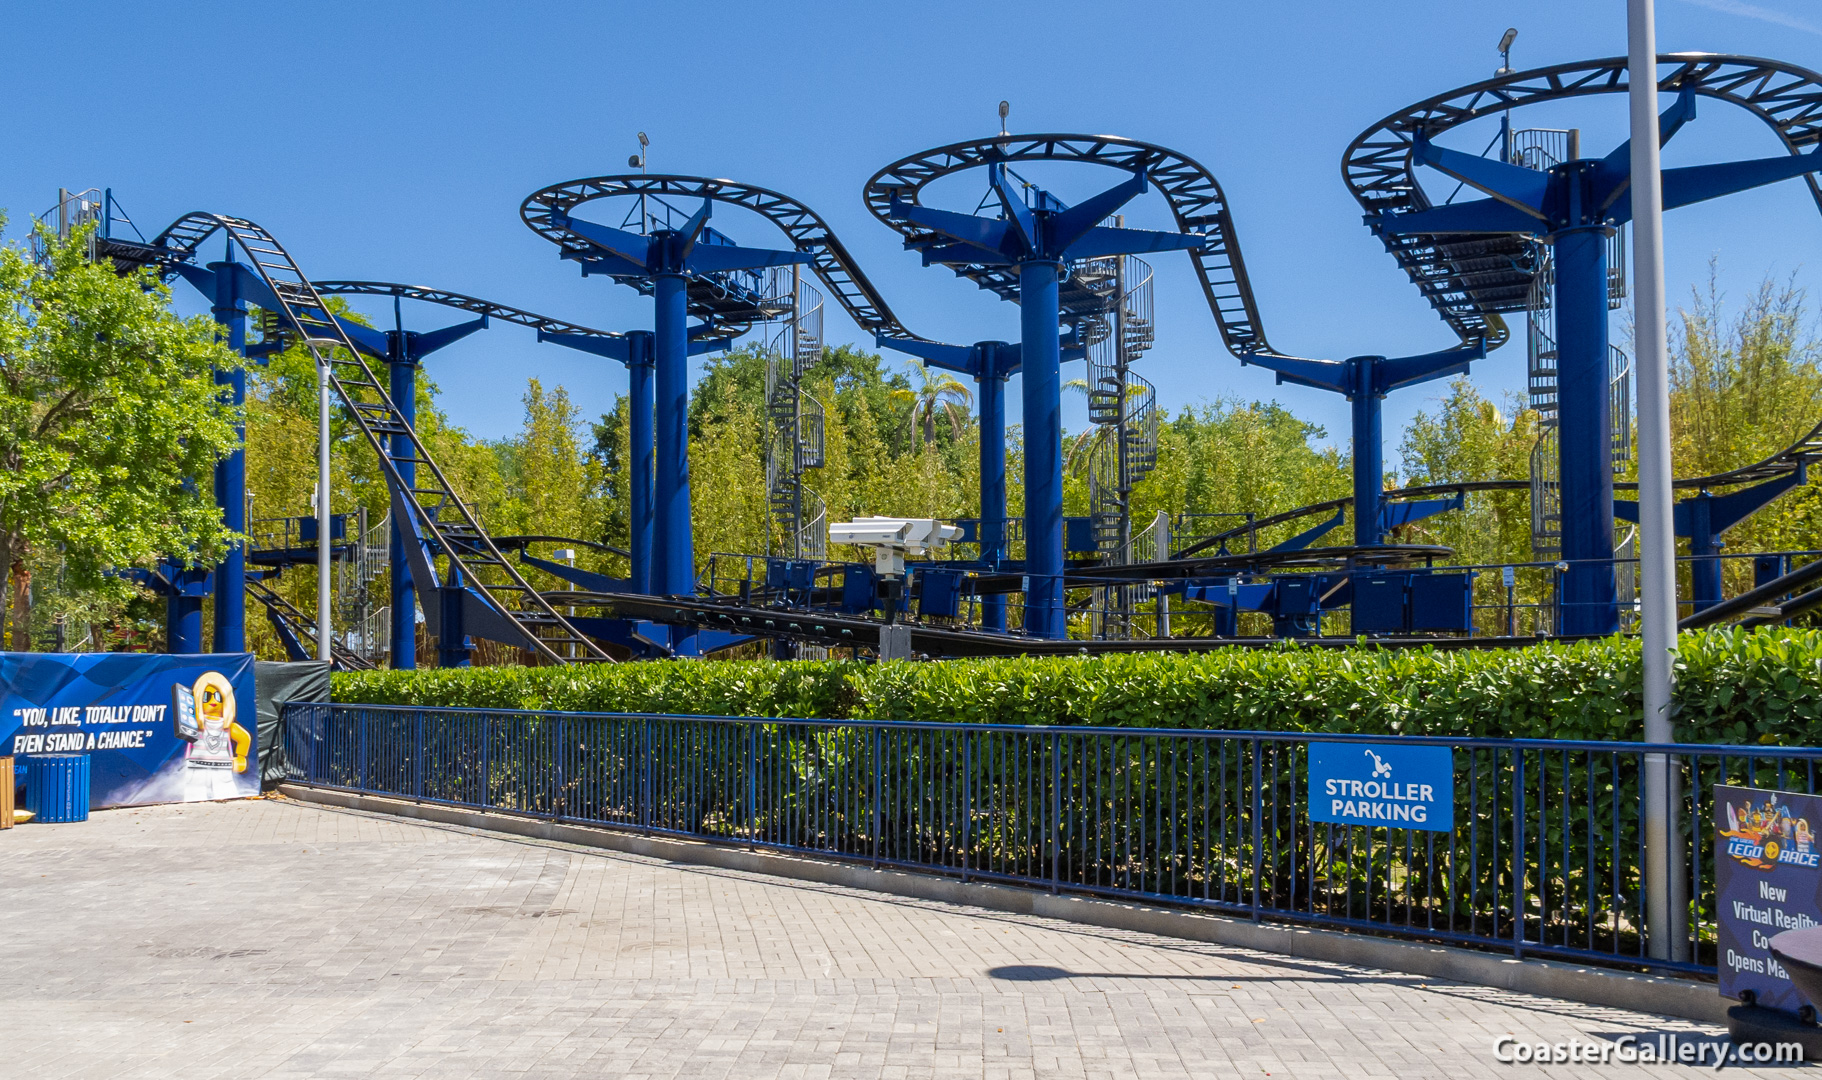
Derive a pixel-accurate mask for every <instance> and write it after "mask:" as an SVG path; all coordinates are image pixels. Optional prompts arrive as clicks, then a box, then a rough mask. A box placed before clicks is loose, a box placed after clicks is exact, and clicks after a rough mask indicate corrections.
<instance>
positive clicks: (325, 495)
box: [316, 343, 335, 660]
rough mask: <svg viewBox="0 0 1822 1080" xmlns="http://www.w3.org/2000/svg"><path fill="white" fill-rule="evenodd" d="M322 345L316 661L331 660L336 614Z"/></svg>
mask: <svg viewBox="0 0 1822 1080" xmlns="http://www.w3.org/2000/svg"><path fill="white" fill-rule="evenodd" d="M329 348H332V346H330V345H328V344H327V343H324V344H323V345H321V346H319V349H320V350H323V351H320V352H319V356H320V357H321V359H320V360H319V361H318V362H317V365H316V658H317V659H318V660H328V659H330V651H329V640H330V638H331V637H333V636H334V630H335V626H334V623H335V613H334V612H333V611H332V610H330V607H329V556H330V554H331V553H332V551H333V548H334V537H333V536H332V534H331V533H332V531H331V529H330V519H329V353H328V352H327V351H326V350H328V349H329Z"/></svg>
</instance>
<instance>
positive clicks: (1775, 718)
mask: <svg viewBox="0 0 1822 1080" xmlns="http://www.w3.org/2000/svg"><path fill="white" fill-rule="evenodd" d="M1639 675H1640V664H1639V645H1638V642H1637V641H1636V640H1626V639H1620V638H1610V639H1606V640H1602V641H1592V642H1576V643H1550V644H1543V645H1536V646H1532V647H1529V648H1524V649H1513V650H1473V649H1460V650H1447V651H1444V650H1435V649H1421V650H1412V649H1406V650H1392V649H1379V648H1373V647H1361V648H1350V649H1317V648H1308V647H1298V646H1295V645H1286V646H1284V647H1282V648H1278V649H1265V650H1260V649H1224V650H1218V651H1215V652H1208V653H1200V654H1168V653H1151V654H1133V655H1116V656H1099V657H1071V658H1057V659H1026V658H1013V659H993V660H960V661H950V662H947V663H929V664H924V663H920V664H859V663H853V662H846V661H827V662H819V661H802V662H794V663H774V662H765V661H755V662H726V663H649V664H613V665H589V666H582V665H577V666H571V667H563V668H468V669H448V670H425V671H403V672H394V671H380V672H354V673H348V674H340V675H337V676H335V678H334V691H333V693H334V697H335V700H337V701H341V702H361V703H367V704H376V705H432V706H471V707H490V708H506V709H558V710H566V711H585V712H669V713H685V714H709V715H744V716H802V717H818V718H828V719H861V718H870V719H892V720H926V721H973V722H997V723H1014V724H1108V725H1125V726H1143V727H1207V728H1226V729H1234V730H1271V731H1311V730H1323V731H1342V732H1361V733H1403V734H1411V735H1482V736H1499V737H1509V738H1525V737H1530V738H1572V739H1636V738H1638V737H1639V735H1640V730H1641V726H1642V723H1643V721H1642V716H1641V712H1642V710H1641V707H1640V698H1639V689H1638V686H1639ZM1678 678H1679V683H1678V693H1677V700H1678V703H1679V704H1678V716H1677V738H1678V739H1680V740H1683V741H1687V742H1719V743H1743V742H1759V743H1766V744H1781V745H1787V746H1789V745H1822V632H1819V631H1815V630H1787V629H1782V628H1766V629H1760V630H1753V631H1742V630H1716V631H1708V632H1703V633H1695V634H1685V635H1683V638H1682V642H1681V655H1680V663H1679V672H1678Z"/></svg>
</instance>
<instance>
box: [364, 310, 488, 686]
mask: <svg viewBox="0 0 1822 1080" xmlns="http://www.w3.org/2000/svg"><path fill="white" fill-rule="evenodd" d="M393 317H394V319H395V329H394V330H393V331H392V332H391V333H381V332H379V331H376V330H372V329H370V328H368V327H362V328H361V329H363V330H365V331H366V332H367V338H366V340H356V341H355V344H356V345H357V346H360V347H361V348H362V350H363V351H365V350H366V349H367V348H368V347H369V346H370V345H371V344H372V343H373V342H372V336H373V335H378V337H379V338H380V339H381V342H383V345H384V353H383V356H384V359H385V361H386V371H387V383H388V385H387V393H388V394H389V395H390V396H391V398H392V403H393V405H394V406H395V407H397V409H398V411H399V416H400V417H401V418H402V419H403V420H404V421H405V423H406V424H408V425H410V426H411V427H413V428H416V427H417V422H418V368H419V367H420V366H422V364H423V362H424V358H425V357H427V356H429V355H430V354H431V353H433V352H436V351H437V350H438V349H442V348H446V347H448V346H450V345H453V344H455V343H456V342H458V341H460V340H462V339H463V338H465V337H467V336H468V335H470V334H473V333H475V332H476V331H479V330H485V329H487V325H488V323H487V316H485V315H483V316H481V317H480V318H478V319H471V320H469V321H468V322H464V323H456V324H455V325H453V326H445V327H442V328H441V329H438V330H431V331H428V332H425V333H415V332H412V331H409V330H406V329H405V327H404V323H403V322H402V321H397V320H398V319H399V306H398V298H397V297H394V298H393ZM337 321H338V322H340V323H342V324H344V329H346V328H347V326H348V320H345V319H338V320H337ZM389 452H390V453H391V455H392V461H393V467H394V468H396V469H397V470H398V473H399V479H400V480H401V481H402V482H403V483H404V485H405V487H407V488H410V487H414V486H416V484H417V473H418V466H417V462H416V461H415V460H414V459H413V454H412V449H411V440H410V439H409V438H407V437H405V436H404V435H402V434H399V435H393V436H392V437H391V447H390V450H389ZM386 541H387V543H386V557H387V570H388V573H389V575H390V578H391V585H392V615H391V619H392V630H391V635H392V650H391V651H392V656H391V662H392V666H393V667H394V668H395V669H397V670H400V671H409V670H411V669H413V668H415V667H417V663H418V660H417V657H418V649H417V637H418V622H417V604H418V582H417V580H416V578H415V577H414V576H413V574H412V571H411V553H410V551H409V550H408V549H407V547H406V544H407V543H408V542H410V543H416V541H415V540H411V541H407V538H406V536H405V533H404V531H403V530H401V529H400V528H399V519H398V516H397V515H394V516H393V519H392V528H391V529H390V530H389V535H388V536H387V538H386ZM357 542H358V541H357ZM426 584H430V583H426Z"/></svg>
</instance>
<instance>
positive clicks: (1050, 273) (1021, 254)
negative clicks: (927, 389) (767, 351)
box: [889, 163, 1206, 638]
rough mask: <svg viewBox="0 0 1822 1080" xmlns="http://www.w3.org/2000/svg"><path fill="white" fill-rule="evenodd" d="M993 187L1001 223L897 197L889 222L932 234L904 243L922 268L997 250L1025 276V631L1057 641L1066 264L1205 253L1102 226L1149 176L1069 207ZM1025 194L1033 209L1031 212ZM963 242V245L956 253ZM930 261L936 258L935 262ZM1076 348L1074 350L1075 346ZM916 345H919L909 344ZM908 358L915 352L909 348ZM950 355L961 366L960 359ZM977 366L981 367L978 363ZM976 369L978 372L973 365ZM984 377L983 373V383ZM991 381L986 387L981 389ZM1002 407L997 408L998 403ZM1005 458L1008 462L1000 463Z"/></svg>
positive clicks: (992, 168)
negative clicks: (923, 262)
mask: <svg viewBox="0 0 1822 1080" xmlns="http://www.w3.org/2000/svg"><path fill="white" fill-rule="evenodd" d="M987 173H988V182H989V184H990V186H991V188H992V191H993V193H994V195H995V196H996V197H997V198H998V200H999V204H1000V217H998V218H987V217H981V216H977V215H973V214H960V213H956V212H954V211H949V210H937V209H933V208H930V207H924V206H920V205H917V204H913V203H906V202H904V201H903V200H901V199H899V198H898V197H897V196H896V195H894V196H893V198H892V201H891V208H890V213H889V216H890V217H892V218H893V219H895V220H903V221H909V222H911V223H912V224H914V225H918V226H921V227H923V228H925V229H928V230H930V235H928V236H920V237H914V238H912V239H910V240H908V241H907V244H906V246H907V247H911V248H915V249H917V250H919V251H920V252H921V253H923V254H924V255H925V256H926V263H928V262H932V261H943V260H944V259H945V258H952V259H953V261H955V262H958V263H964V264H966V263H977V262H980V261H981V256H980V250H979V249H987V250H988V251H991V252H994V253H997V254H998V255H999V256H1001V257H1003V258H1005V259H1006V260H1008V261H1009V262H1013V263H1016V264H1017V266H1018V269H1019V299H1018V303H1019V326H1020V332H1021V339H1022V340H1021V341H1020V349H1019V360H1020V366H1021V372H1020V374H1021V385H1020V390H1021V396H1022V399H1023V402H1024V425H1023V426H1024V434H1025V441H1024V449H1025V575H1026V579H1027V582H1028V585H1027V591H1026V597H1025V632H1026V633H1028V634H1032V635H1034V636H1037V637H1047V638H1060V637H1063V636H1064V635H1065V633H1066V631H1067V626H1066V614H1067V613H1066V610H1065V607H1064V590H1063V556H1064V550H1063V548H1064V545H1063V539H1064V538H1063V425H1062V400H1061V392H1062V377H1061V365H1062V360H1063V354H1064V347H1065V346H1064V341H1063V339H1062V336H1061V332H1060V325H1061V321H1062V303H1061V298H1060V296H1059V293H1058V286H1059V283H1060V280H1061V276H1062V271H1063V267H1064V265H1065V264H1066V263H1067V262H1068V261H1069V260H1073V259H1080V258H1091V257H1099V256H1107V255H1122V254H1136V253H1138V252H1144V251H1163V250H1188V249H1193V248H1199V247H1201V246H1203V245H1204V244H1205V243H1206V239H1205V238H1204V237H1202V236H1201V235H1199V234H1181V233H1164V232H1153V231H1149V230H1143V229H1119V228H1106V227H1103V226H1100V225H1098V224H1097V223H1098V222H1099V221H1100V220H1102V219H1103V218H1105V217H1106V216H1107V215H1108V214H1111V213H1112V212H1113V211H1114V210H1116V209H1118V208H1119V207H1120V206H1121V205H1123V204H1124V203H1126V201H1127V200H1129V199H1131V198H1132V197H1133V196H1135V195H1137V194H1139V193H1140V192H1142V191H1144V190H1145V185H1146V178H1145V175H1144V173H1142V172H1140V173H1135V174H1134V175H1133V176H1132V177H1131V178H1130V179H1128V180H1126V181H1125V182H1123V183H1121V184H1116V185H1115V186H1113V187H1112V188H1109V189H1107V190H1105V191H1103V192H1101V193H1100V194H1098V195H1095V196H1092V197H1091V198H1089V199H1086V200H1084V201H1083V202H1082V203H1080V204H1078V205H1077V206H1076V207H1074V208H1072V207H1070V206H1068V205H1067V204H1065V203H1063V202H1062V201H1061V200H1059V199H1057V198H1056V197H1054V196H1052V195H1050V194H1049V193H1047V192H1045V191H1043V190H1041V189H1037V188H1031V189H1030V191H1029V193H1027V192H1025V191H1021V190H1019V189H1018V188H1015V187H1014V186H1013V183H1012V181H1010V180H1009V179H1008V178H1007V174H1006V168H1005V166H1004V165H1003V164H1000V163H995V164H992V165H989V166H988V168H987ZM1027 194H1029V196H1030V197H1031V199H1032V200H1033V202H1035V203H1036V205H1035V206H1031V205H1028V204H1027V202H1026V196H1027ZM958 245H959V247H958ZM932 256H934V258H932ZM1070 345H1071V351H1072V352H1073V351H1074V348H1075V343H1074V342H1071V343H1070ZM913 348H915V347H913ZM907 351H912V350H911V349H908V350H907ZM934 351H935V352H936V353H938V354H943V355H947V356H949V357H950V358H951V360H952V362H954V363H961V362H963V361H961V360H960V359H959V354H944V353H943V351H942V350H934ZM969 362H972V363H974V364H976V365H978V364H979V358H978V357H976V358H974V359H973V360H972V361H969ZM977 371H978V367H977ZM977 377H978V376H977ZM984 385H985V384H984V383H983V386H984ZM995 404H996V406H998V402H997V401H996V402H995ZM1001 460H1003V457H1002V458H1001ZM982 468H983V474H982V476H983V490H982V496H983V505H982V513H981V516H982V526H983V527H986V526H987V525H988V519H990V518H994V517H995V515H994V514H992V513H990V512H989V509H988V507H987V505H986V501H987V492H986V484H985V480H986V478H987V476H988V475H989V474H990V473H991V472H992V471H993V470H994V469H995V466H994V465H993V464H992V463H990V462H988V461H987V460H986V457H985V447H983V458H982Z"/></svg>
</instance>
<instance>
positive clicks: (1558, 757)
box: [285, 704, 1822, 974]
mask: <svg viewBox="0 0 1822 1080" xmlns="http://www.w3.org/2000/svg"><path fill="white" fill-rule="evenodd" d="M285 718H286V736H285V738H286V749H287V754H288V765H287V769H288V774H289V776H290V777H291V778H292V779H293V780H295V781H298V782H302V783H306V784H313V785H318V786H323V787H331V788H340V789H346V790H352V791H360V792H367V793H374V794H381V795H388V796H397V797H402V798H410V799H416V800H421V801H425V802H437V803H445V804H449V805H455V806H464V807H474V808H480V809H487V810H497V811H503V812H506V813H514V814H525V815H530V816H534V817H540V818H549V819H555V820H563V821H572V822H578V823H585V824H592V825H600V826H605V827H608V828H618V829H631V830H637V831H640V832H644V833H651V834H662V835H670V836H683V837H690V838H693V839H699V840H707V841H713V842H720V843H729V844H739V845H745V846H747V847H752V848H766V849H774V850H782V851H791V852H801V853H805V854H812V855H816V856H821V857H834V858H840V859H852V860H861V861H864V862H866V863H869V864H871V865H877V866H890V867H898V868H903V869H911V870H923V871H933V872H938V873H944V874H951V875H957V876H960V877H962V878H963V879H978V880H982V881H998V882H1006V883H1012V884H1020V885H1028V886H1037V887H1042V888H1048V889H1051V890H1052V891H1067V892H1073V893H1084V894H1091V895H1098V896H1108V897H1120V898H1128V899H1142V900H1146V901H1151V902H1160V903H1169V904H1179V905H1187V906H1190V907H1196V908H1203V909H1209V910H1214V911H1218V912H1221V913H1224V914H1230V915H1238V916H1242V917H1248V918H1253V919H1271V920H1277V921H1288V922H1294V923H1303V924H1311V925H1323V926H1330V927H1336V928H1342V929H1349V930H1358V931H1367V932H1373V933H1386V934H1395V935H1402V936H1408V937H1416V938H1422V939H1426V940H1433V941H1442V942H1449V943H1454V944H1461V945H1476V946H1487V947H1494V948H1498V949H1502V950H1508V951H1510V952H1512V953H1513V954H1515V955H1518V956H1525V955H1531V954H1535V955H1545V956H1554V957H1559V958H1564V959H1574V960H1578V961H1599V962H1610V963H1613V962H1617V963H1623V964H1628V965H1638V966H1643V967H1651V968H1659V969H1668V970H1675V971H1682V972H1686V973H1691V974H1703V973H1707V974H1712V973H1713V972H1714V956H1713V943H1714V937H1715V925H1714V918H1715V911H1714V895H1713V881H1714V875H1713V833H1714V817H1713V796H1712V792H1713V786H1714V785H1715V784H1723V783H1725V784H1733V785H1742V786H1754V787H1765V788H1774V789H1782V790H1798V791H1804V792H1814V791H1815V790H1816V771H1817V765H1818V762H1822V750H1813V749H1787V748H1776V747H1749V746H1695V745H1676V746H1651V745H1647V744H1644V743H1612V742H1574V741H1566V740H1565V741H1556V740H1520V739H1456V738H1415V737H1397V736H1391V737H1387V736H1364V735H1361V736H1355V735H1328V734H1308V733H1305V734H1290V733H1283V732H1240V731H1211V730H1173V729H1136V728H1115V727H1087V726H1072V727H1015V726H1005V725H993V724H919V723H894V722H875V721H822V720H791V719H772V718H751V717H745V718H743V717H716V716H653V715H638V714H617V713H558V712H517V711H495V710H475V709H428V708H398V707H380V706H358V705H306V704H293V705H290V706H287V708H286V711H285ZM1324 741H1330V742H1332V741H1345V742H1358V743H1368V744H1378V743H1402V744H1407V745H1409V744H1425V745H1432V746H1444V747H1448V748H1449V749H1450V750H1451V752H1452V755H1453V761H1454V775H1455V788H1456V790H1455V793H1454V794H1455V800H1454V801H1455V820H1454V822H1453V828H1452V829H1449V830H1448V831H1422V830H1416V829H1403V828H1389V827H1366V826H1346V825H1331V824H1325V823H1321V822H1312V821H1311V820H1310V817H1309V813H1308V808H1307V805H1306V804H1307V801H1308V794H1307V791H1306V784H1307V779H1306V778H1307V775H1308V774H1307V771H1306V769H1307V755H1308V750H1309V747H1310V745H1311V744H1313V743H1318V742H1324ZM1653 752H1659V753H1666V754H1669V755H1670V756H1671V762H1672V775H1673V777H1674V779H1675V783H1676V788H1675V790H1676V792H1677V795H1676V797H1675V806H1676V810H1675V819H1674V832H1675V835H1676V836H1677V837H1679V838H1680V847H1679V848H1678V850H1677V853H1676V856H1675V860H1674V862H1675V865H1678V866H1680V867H1681V871H1682V872H1681V874H1680V881H1679V888H1681V889H1683V890H1686V891H1685V892H1684V893H1683V894H1682V895H1683V896H1684V898H1685V899H1686V901H1687V902H1686V906H1685V910H1686V912H1687V916H1688V925H1689V928H1690V938H1691V939H1692V946H1693V949H1692V956H1693V959H1691V960H1687V961H1669V960H1653V959H1651V958H1649V957H1648V956H1647V955H1646V949H1645V942H1644V935H1643V927H1644V918H1645V895H1644V888H1643V885H1642V882H1641V867H1642V866H1643V865H1644V851H1643V823H1644V807H1643V802H1642V796H1641V788H1640V783H1639V777H1640V770H1641V765H1642V763H1643V758H1644V756H1645V755H1646V754H1648V753H1653Z"/></svg>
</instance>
